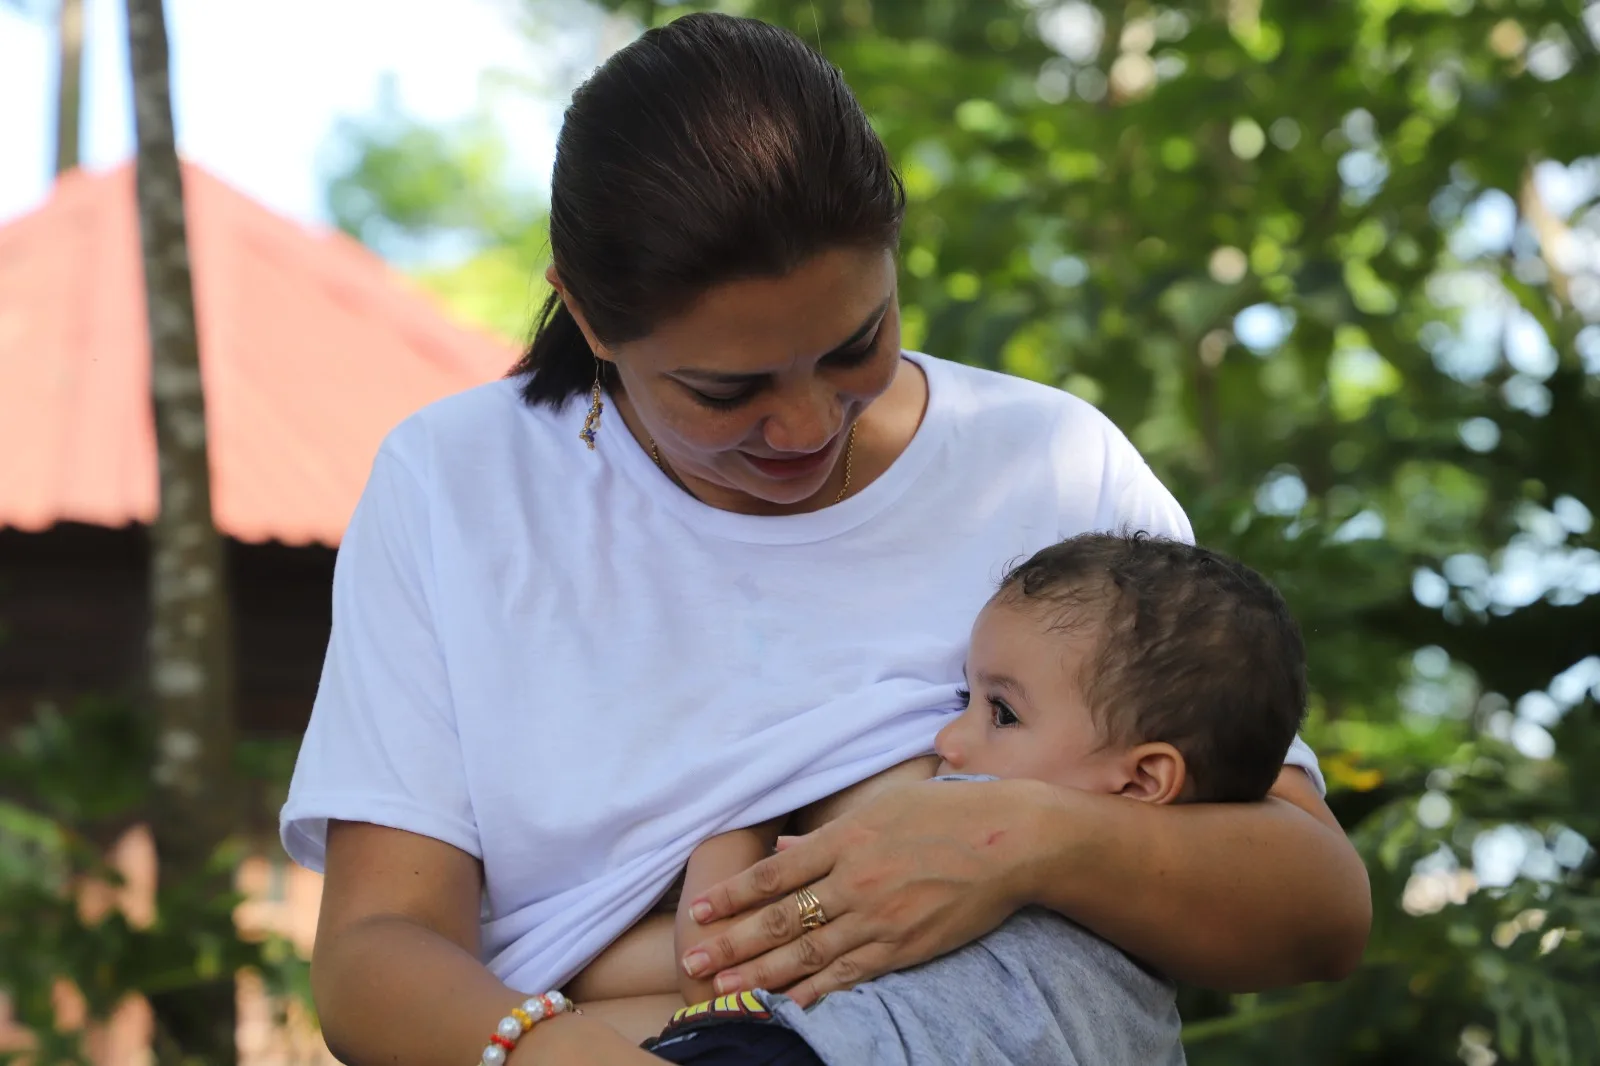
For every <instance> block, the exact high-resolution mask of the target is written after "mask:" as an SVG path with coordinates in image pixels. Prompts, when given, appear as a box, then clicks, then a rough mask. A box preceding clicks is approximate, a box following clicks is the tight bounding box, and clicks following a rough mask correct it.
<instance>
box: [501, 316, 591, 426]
mask: <svg viewBox="0 0 1600 1066" xmlns="http://www.w3.org/2000/svg"><path fill="white" fill-rule="evenodd" d="M597 361H598V360H596V358H595V354H594V352H593V350H591V349H590V347H589V341H588V339H587V338H586V337H584V335H583V330H581V329H579V328H578V320H577V319H575V318H573V317H572V312H571V311H569V310H568V309H567V305H566V302H565V301H563V300H562V299H561V294H560V293H555V292H552V293H551V294H550V295H549V296H547V297H545V301H544V306H543V307H541V308H540V309H539V317H538V319H537V320H536V324H535V326H534V331H533V340H532V341H530V342H529V343H528V350H527V351H526V352H524V353H523V355H522V358H521V359H519V360H518V361H517V365H516V366H514V367H512V368H511V373H510V374H508V375H506V376H507V377H518V376H521V375H526V377H527V379H528V380H527V381H526V382H525V383H524V384H523V386H522V398H523V399H524V400H525V401H527V402H528V403H530V404H544V405H546V406H548V407H552V408H560V407H561V406H562V405H563V404H565V403H566V402H567V401H568V400H569V399H571V398H572V397H574V396H577V395H580V394H582V393H586V392H588V391H589V390H590V389H591V388H593V387H594V376H595V369H596V367H595V364H596V362H597ZM598 362H599V369H600V374H601V380H602V381H603V382H605V383H606V384H608V385H609V384H610V383H611V376H610V375H611V374H612V373H613V372H614V371H613V370H612V367H611V364H609V363H606V362H604V361H598Z"/></svg>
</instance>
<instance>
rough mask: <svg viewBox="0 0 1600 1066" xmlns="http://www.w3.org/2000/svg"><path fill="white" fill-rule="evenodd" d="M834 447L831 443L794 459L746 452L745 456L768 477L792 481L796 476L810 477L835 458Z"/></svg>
mask: <svg viewBox="0 0 1600 1066" xmlns="http://www.w3.org/2000/svg"><path fill="white" fill-rule="evenodd" d="M833 452H834V448H833V445H832V444H831V443H830V444H829V445H828V446H827V447H824V448H822V449H821V450H819V451H814V452H812V453H811V454H809V455H800V456H796V457H794V458H792V459H769V458H766V457H764V456H760V455H751V454H750V453H749V452H746V453H745V455H744V457H745V458H746V459H747V460H749V462H750V465H751V466H753V467H755V468H756V470H758V471H760V472H761V473H762V474H765V475H766V476H767V477H770V478H774V479H776V480H778V481H792V480H794V479H796V478H803V477H810V476H811V475H812V474H815V473H816V472H817V471H819V470H821V469H822V468H823V467H825V466H827V465H828V463H829V462H830V461H831V460H832V459H833Z"/></svg>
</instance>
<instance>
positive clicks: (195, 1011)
mask: <svg viewBox="0 0 1600 1066" xmlns="http://www.w3.org/2000/svg"><path fill="white" fill-rule="evenodd" d="M127 7H128V38H129V40H128V43H129V54H130V57H131V61H132V66H133V110H134V128H135V134H136V145H137V155H136V160H137V164H136V172H137V181H136V186H137V190H138V208H139V234H140V242H141V246H142V251H143V258H144V278H145V301H146V310H147V313H148V316H149V328H150V384H151V398H152V401H153V406H154V413H155V427H156V455H157V464H158V470H159V477H160V486H161V506H160V513H159V516H158V517H157V519H156V521H155V524H154V526H153V527H152V528H151V530H150V553H151V557H150V633H149V649H148V651H149V694H150V699H151V706H152V709H153V711H154V714H155V719H156V722H155V724H156V728H157V738H158V743H157V749H156V752H157V753H156V765H155V767H154V770H153V776H154V785H155V793H154V794H155V799H154V802H153V810H152V812H151V830H152V833H153V835H154V837H155V843H156V852H157V855H158V857H159V860H160V875H159V877H160V881H159V884H160V886H161V887H162V888H163V889H166V888H174V887H177V886H179V885H184V886H188V888H189V889H195V888H199V889H200V890H201V891H202V893H203V894H202V895H201V896H199V897H191V898H200V899H204V898H216V897H217V896H220V895H223V894H226V893H227V892H228V891H229V888H230V885H229V877H228V874H227V872H226V871H223V872H221V873H209V872H208V869H207V868H208V866H209V864H210V860H211V858H212V856H213V854H214V853H215V851H216V848H217V845H218V844H219V843H221V841H222V840H223V838H224V837H226V836H227V835H228V833H229V831H230V830H231V829H232V828H233V825H234V824H235V822H234V813H235V811H234V807H235V804H234V802H233V797H232V795H231V793H232V789H231V786H230V782H229V770H230V766H231V762H232V757H233V734H234V719H233V698H234V667H233V632H232V624H231V619H230V616H229V602H228V592H227V582H226V573H225V569H224V555H223V545H222V539H221V537H220V535H219V534H218V533H217V530H216V527H215V526H214V525H213V524H212V520H211V483H210V464H209V462H208V459H207V452H206V417H205V397H204V394H203V392H202V390H201V383H200V359H199V342H198V339H197V336H196V329H195V314H194V293H193V287H192V284H191V280H190V274H189V253H188V246H187V235H186V232H185V223H184V210H183V183H182V179H181V176H180V172H179V166H178V153H177V145H176V141H175V136H174V132H173V120H172V101H171V88H170V84H169V77H168V62H169V61H168V50H167V31H166V22H165V18H164V16H163V13H162V0H127ZM196 950H197V951H198V950H199V948H198V945H197V949H196ZM151 1007H152V1008H153V1011H154V1013H155V1022H156V1031H157V1040H156V1043H157V1049H158V1052H159V1053H161V1057H162V1058H163V1059H169V1058H173V1057H175V1056H178V1055H181V1057H182V1059H183V1060H185V1061H200V1062H204V1063H206V1064H207V1066H224V1064H231V1063H233V1062H234V1061H235V1060H236V1052H235V1040H234V1027H235V1009H234V978H233V974H231V973H224V974H221V975H218V977H217V979H215V980H213V981H212V982H210V983H209V984H203V985H200V986H198V987H190V988H187V989H182V990H179V991H175V992H169V993H164V994H161V995H156V996H152V997H151Z"/></svg>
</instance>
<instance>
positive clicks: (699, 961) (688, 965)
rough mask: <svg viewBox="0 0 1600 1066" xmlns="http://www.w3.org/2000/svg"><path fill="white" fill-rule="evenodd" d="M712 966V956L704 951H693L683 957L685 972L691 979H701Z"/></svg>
mask: <svg viewBox="0 0 1600 1066" xmlns="http://www.w3.org/2000/svg"><path fill="white" fill-rule="evenodd" d="M709 965H711V956H709V955H707V954H706V953H705V952H703V951H692V952H690V953H689V954H687V955H685V956H684V957H683V972H684V973H686V974H688V975H689V976H690V977H699V976H700V975H701V974H702V973H704V972H705V969H706V967H707V966H709Z"/></svg>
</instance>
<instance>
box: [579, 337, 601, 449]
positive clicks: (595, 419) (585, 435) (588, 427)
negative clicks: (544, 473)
mask: <svg viewBox="0 0 1600 1066" xmlns="http://www.w3.org/2000/svg"><path fill="white" fill-rule="evenodd" d="M605 408H606V404H605V399H604V394H603V393H602V392H601V391H600V360H598V359H596V360H595V361H594V388H593V389H591V390H590V391H589V413H588V414H586V415H584V416H583V429H582V431H580V432H579V433H578V439H579V440H581V441H583V443H585V444H587V445H588V446H589V450H590V451H591V452H592V451H594V437H595V434H596V433H598V432H600V412H601V411H604V410H605Z"/></svg>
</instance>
